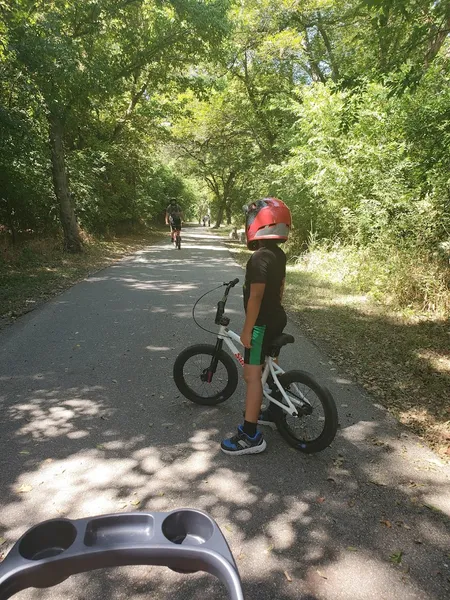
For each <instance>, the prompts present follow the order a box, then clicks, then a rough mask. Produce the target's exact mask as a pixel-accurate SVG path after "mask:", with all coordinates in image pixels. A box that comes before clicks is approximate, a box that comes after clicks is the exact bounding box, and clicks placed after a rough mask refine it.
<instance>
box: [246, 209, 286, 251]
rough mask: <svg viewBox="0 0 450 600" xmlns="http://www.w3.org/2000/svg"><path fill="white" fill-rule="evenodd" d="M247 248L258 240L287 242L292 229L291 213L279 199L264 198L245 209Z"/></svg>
mask: <svg viewBox="0 0 450 600" xmlns="http://www.w3.org/2000/svg"><path fill="white" fill-rule="evenodd" d="M245 212H246V215H247V216H246V219H245V233H246V235H247V247H248V248H249V249H250V250H251V249H252V245H253V244H252V242H256V241H258V240H279V241H281V242H285V241H286V240H287V239H288V236H289V230H290V228H291V211H290V210H289V209H288V207H287V206H286V204H285V203H284V202H282V201H281V200H278V198H263V199H262V200H257V201H256V202H252V203H251V204H249V205H248V206H246V207H245Z"/></svg>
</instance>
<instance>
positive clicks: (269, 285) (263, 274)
mask: <svg viewBox="0 0 450 600" xmlns="http://www.w3.org/2000/svg"><path fill="white" fill-rule="evenodd" d="M285 277H286V254H285V253H284V252H283V250H281V248H279V247H278V246H277V245H275V244H274V245H273V246H270V247H266V246H263V247H262V248H259V250H257V251H256V252H255V253H254V254H253V255H252V256H251V257H250V259H249V261H248V263H247V268H246V271H245V283H244V308H245V310H246V311H247V303H248V299H249V297H250V285H251V284H252V283H265V284H266V287H265V290H264V296H263V299H262V302H261V308H260V309H259V315H258V318H257V320H256V325H267V324H269V323H270V322H271V321H272V320H273V319H274V318H275V319H276V318H277V316H278V315H284V309H283V307H282V305H281V298H280V294H281V286H282V284H283V280H284V278H285Z"/></svg>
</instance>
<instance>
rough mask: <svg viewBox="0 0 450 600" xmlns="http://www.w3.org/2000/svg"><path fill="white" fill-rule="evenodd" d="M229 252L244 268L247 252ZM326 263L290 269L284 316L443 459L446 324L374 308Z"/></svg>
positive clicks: (448, 441)
mask: <svg viewBox="0 0 450 600" xmlns="http://www.w3.org/2000/svg"><path fill="white" fill-rule="evenodd" d="M230 249H231V251H232V252H233V254H234V256H235V258H236V259H237V260H238V261H239V262H240V263H241V264H245V262H246V260H247V259H248V255H249V252H248V251H247V250H245V249H243V248H242V246H236V245H234V246H233V247H230ZM341 258H342V257H341ZM332 263H333V261H332V259H330V260H329V261H327V262H326V261H325V260H324V256H322V257H321V258H320V260H319V259H318V258H317V256H316V257H314V256H310V260H309V261H300V262H297V263H294V264H290V265H289V266H288V277H287V287H286V295H285V306H286V308H287V309H288V310H289V311H290V312H291V314H292V316H293V317H294V319H296V320H298V321H299V322H300V324H301V325H302V326H303V327H304V328H305V329H306V331H307V332H308V334H309V336H310V337H312V338H313V339H314V340H315V341H317V342H319V344H320V345H321V346H322V347H323V348H324V349H325V350H326V352H327V353H328V355H329V356H330V357H331V358H332V359H333V360H334V361H336V362H337V363H338V364H339V365H340V366H341V367H342V369H345V371H346V372H348V373H349V374H350V375H352V376H353V378H354V379H355V380H356V381H358V383H360V384H361V385H362V386H363V387H364V388H365V389H367V390H368V391H369V392H370V393H371V395H372V396H373V397H374V398H375V399H376V400H377V401H378V402H380V403H381V404H382V405H384V406H385V407H386V408H387V409H388V410H389V411H390V412H391V413H392V414H393V415H394V416H395V417H396V418H397V419H398V420H399V421H401V422H402V423H403V424H405V425H406V426H407V427H409V428H410V429H412V430H413V431H414V432H415V433H417V434H418V435H419V436H421V437H422V438H423V440H424V441H425V442H426V443H427V444H428V445H429V446H430V447H432V448H433V449H434V450H435V451H436V452H438V453H439V454H440V455H441V456H442V457H443V458H447V459H450V321H449V319H448V317H446V316H445V315H444V314H439V313H437V312H431V311H427V312H425V311H424V310H423V309H422V310H421V309H420V308H418V307H414V306H411V307H409V308H408V309H406V310H394V309H393V308H392V306H389V305H388V304H381V303H379V302H376V301H375V300H374V298H373V296H371V295H370V294H364V293H362V292H361V289H360V285H359V284H358V283H357V280H356V279H353V284H352V283H349V280H350V282H351V278H350V277H349V270H350V269H351V268H352V267H351V266H350V265H349V264H348V263H347V264H345V263H344V262H343V261H342V260H339V261H336V265H335V268H334V267H333V264H332ZM367 268H368V269H370V265H367Z"/></svg>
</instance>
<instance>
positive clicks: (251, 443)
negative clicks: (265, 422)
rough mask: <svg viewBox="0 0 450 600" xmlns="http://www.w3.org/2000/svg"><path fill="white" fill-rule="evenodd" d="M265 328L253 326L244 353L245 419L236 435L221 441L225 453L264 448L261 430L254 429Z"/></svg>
mask: <svg viewBox="0 0 450 600" xmlns="http://www.w3.org/2000/svg"><path fill="white" fill-rule="evenodd" d="M265 329H266V328H265V326H262V327H259V326H255V327H254V328H253V332H252V340H251V344H252V347H251V348H250V349H246V350H245V353H244V361H245V365H244V379H245V383H246V386H247V393H246V400H245V421H244V425H239V427H238V433H237V435H235V436H233V437H231V438H228V439H225V440H223V441H222V444H221V449H222V451H223V452H225V453H226V454H234V455H240V454H258V453H259V452H262V451H263V450H265V448H266V442H265V440H264V438H263V436H262V434H261V432H257V431H256V426H257V422H258V417H259V413H260V410H261V403H262V386H261V365H262V363H263V362H264V357H262V343H263V339H264V333H265ZM261 357H262V358H261Z"/></svg>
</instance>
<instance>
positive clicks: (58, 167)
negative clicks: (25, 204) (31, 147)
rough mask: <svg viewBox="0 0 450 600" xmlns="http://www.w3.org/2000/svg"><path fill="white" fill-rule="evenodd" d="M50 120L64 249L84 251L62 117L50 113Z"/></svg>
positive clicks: (54, 172) (54, 175)
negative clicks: (71, 190) (76, 212)
mask: <svg viewBox="0 0 450 600" xmlns="http://www.w3.org/2000/svg"><path fill="white" fill-rule="evenodd" d="M48 120H49V125H50V146H51V151H52V174H53V187H54V190H55V195H56V198H57V200H58V204H59V217H60V220H61V225H62V228H63V232H64V250H66V251H67V252H73V253H76V252H82V251H83V242H82V241H81V238H80V231H79V229H78V224H77V220H76V217H75V212H74V210H73V206H72V202H71V199H70V192H69V182H68V177H67V170H66V163H65V156H64V143H63V126H62V123H61V120H60V118H59V117H57V116H56V115H54V114H52V113H50V114H49V116H48Z"/></svg>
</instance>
